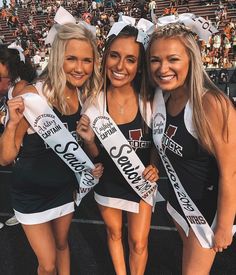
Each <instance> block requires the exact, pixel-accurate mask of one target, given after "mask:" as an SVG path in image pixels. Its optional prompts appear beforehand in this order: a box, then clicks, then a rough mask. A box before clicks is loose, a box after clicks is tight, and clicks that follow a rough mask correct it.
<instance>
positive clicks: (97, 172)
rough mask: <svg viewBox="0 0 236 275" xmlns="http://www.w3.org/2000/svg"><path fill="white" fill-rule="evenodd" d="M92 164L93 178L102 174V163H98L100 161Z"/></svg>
mask: <svg viewBox="0 0 236 275" xmlns="http://www.w3.org/2000/svg"><path fill="white" fill-rule="evenodd" d="M94 166H95V168H94V169H93V170H92V175H93V176H94V177H95V178H97V179H99V178H100V177H101V176H102V174H103V170H104V167H103V165H102V163H100V162H99V163H95V164H94Z"/></svg>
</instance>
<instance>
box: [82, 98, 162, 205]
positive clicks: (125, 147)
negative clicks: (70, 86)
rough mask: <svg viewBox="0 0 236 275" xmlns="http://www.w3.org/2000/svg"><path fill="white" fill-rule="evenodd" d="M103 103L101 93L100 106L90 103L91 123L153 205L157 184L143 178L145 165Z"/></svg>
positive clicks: (128, 177)
mask: <svg viewBox="0 0 236 275" xmlns="http://www.w3.org/2000/svg"><path fill="white" fill-rule="evenodd" d="M103 103H104V98H103V96H102V93H100V97H99V98H98V106H95V105H90V106H89V107H88V109H87V110H86V112H85V113H86V115H87V116H88V117H89V118H90V125H91V127H92V129H93V130H94V132H95V134H96V135H97V137H98V139H99V140H100V141H101V143H102V144H103V146H104V148H105V149H106V150H107V152H108V154H109V156H110V157H111V159H112V160H113V161H114V163H115V164H116V166H117V168H118V169H119V170H120V172H121V174H122V175H123V176H124V178H125V179H126V181H127V182H128V183H129V185H130V186H131V187H132V188H133V190H134V191H135V192H136V193H137V194H138V195H139V196H140V197H141V198H142V199H143V200H144V201H146V202H147V203H148V204H150V205H151V206H153V205H155V197H156V191H157V184H156V183H155V182H154V183H151V182H150V181H146V180H145V179H144V178H143V176H142V173H143V171H144V169H145V167H144V165H143V164H142V162H141V161H140V159H139V157H138V156H137V154H136V153H135V151H134V150H133V149H132V147H131V146H130V144H129V143H128V141H127V140H126V138H125V137H124V135H123V134H122V132H121V131H120V129H119V128H118V126H117V125H116V123H115V122H114V121H113V120H112V118H111V117H110V115H109V114H108V113H107V112H106V108H104V107H105V106H104V104H103Z"/></svg>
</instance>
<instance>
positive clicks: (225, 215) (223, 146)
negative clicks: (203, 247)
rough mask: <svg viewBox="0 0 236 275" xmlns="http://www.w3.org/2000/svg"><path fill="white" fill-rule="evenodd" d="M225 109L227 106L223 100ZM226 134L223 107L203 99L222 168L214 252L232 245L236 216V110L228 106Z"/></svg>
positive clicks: (209, 97) (220, 168)
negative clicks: (223, 130) (223, 131)
mask: <svg viewBox="0 0 236 275" xmlns="http://www.w3.org/2000/svg"><path fill="white" fill-rule="evenodd" d="M223 108H224V109H226V108H227V104H226V102H225V101H223ZM228 108H229V116H228V120H227V122H225V123H226V124H227V127H228V136H227V133H226V132H225V133H224V135H223V136H222V129H223V126H224V121H223V116H222V111H221V110H222V107H221V104H220V103H219V102H218V101H216V100H215V99H214V98H213V97H212V96H211V95H209V96H208V95H207V96H205V98H204V109H205V112H206V115H207V119H208V120H209V125H210V132H211V139H212V143H213V147H214V155H215V158H216V160H217V163H218V167H219V193H218V203H217V224H216V228H215V240H214V241H215V244H214V247H213V249H214V250H215V251H216V252H217V251H222V249H225V248H227V246H228V245H230V244H231V242H232V226H233V222H234V218H235V214H236V154H235V151H236V127H235V125H236V110H235V109H234V108H233V106H232V105H231V104H230V103H229V107H228Z"/></svg>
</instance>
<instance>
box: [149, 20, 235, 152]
mask: <svg viewBox="0 0 236 275" xmlns="http://www.w3.org/2000/svg"><path fill="white" fill-rule="evenodd" d="M161 38H175V39H179V41H180V42H182V44H183V45H184V46H185V49H186V51H187V53H188V56H189V60H190V64H189V72H188V76H187V79H186V85H187V87H188V90H189V100H190V104H191V106H192V109H193V124H194V127H195V130H196V132H197V136H198V140H199V142H200V144H201V145H202V146H203V147H204V148H205V149H206V150H207V151H209V152H211V153H214V149H213V144H212V140H211V133H210V125H209V122H208V120H207V117H206V113H205V111H204V108H203V95H204V94H205V93H210V94H211V95H212V96H213V97H214V98H215V100H217V101H218V102H220V106H221V112H222V117H223V121H224V127H223V128H222V137H223V139H224V140H227V139H228V128H227V123H226V122H227V119H228V115H229V104H230V101H229V100H228V98H227V97H226V95H224V93H223V92H222V91H221V90H220V89H219V88H218V87H217V86H216V85H215V84H214V83H213V82H212V81H211V79H210V78H209V76H208V74H207V73H206V72H205V70H204V68H203V64H202V58H201V53H200V49H199V46H198V44H197V41H196V38H195V35H194V34H193V33H192V31H191V30H190V29H189V28H187V27H186V26H184V25H182V24H168V25H166V26H163V27H160V28H158V29H156V30H155V32H154V33H153V34H152V36H151V39H150V43H149V45H148V48H147V60H148V63H149V67H148V71H149V75H150V48H151V46H152V43H153V42H154V41H156V40H157V39H161ZM152 82H153V80H152ZM225 106H226V108H225Z"/></svg>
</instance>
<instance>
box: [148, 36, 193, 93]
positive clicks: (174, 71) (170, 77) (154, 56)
mask: <svg viewBox="0 0 236 275" xmlns="http://www.w3.org/2000/svg"><path fill="white" fill-rule="evenodd" d="M149 62H150V72H151V76H152V79H153V80H154V82H155V84H156V85H158V86H159V87H160V88H161V89H162V90H164V91H175V90H177V89H179V88H183V86H184V85H185V83H186V78H187V75H188V71H189V63H190V59H189V56H188V54H187V52H186V48H185V46H184V45H183V43H182V42H181V41H180V40H179V39H176V38H159V39H157V40H155V41H154V42H153V43H152V45H151V48H150V60H149Z"/></svg>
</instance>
